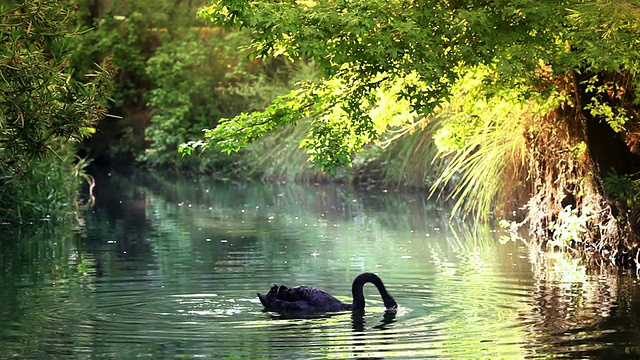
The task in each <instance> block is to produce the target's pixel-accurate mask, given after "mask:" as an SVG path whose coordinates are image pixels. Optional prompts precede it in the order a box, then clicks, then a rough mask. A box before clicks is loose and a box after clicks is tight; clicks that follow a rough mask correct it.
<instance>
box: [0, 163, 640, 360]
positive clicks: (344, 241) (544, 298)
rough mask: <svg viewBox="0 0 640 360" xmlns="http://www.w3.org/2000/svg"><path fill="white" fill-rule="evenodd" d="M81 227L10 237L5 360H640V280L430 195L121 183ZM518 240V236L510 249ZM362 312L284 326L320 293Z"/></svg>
mask: <svg viewBox="0 0 640 360" xmlns="http://www.w3.org/2000/svg"><path fill="white" fill-rule="evenodd" d="M81 220H82V222H83V223H84V224H83V225H82V226H79V227H71V226H55V225H53V224H49V223H44V224H34V225H26V226H22V227H19V228H17V227H9V226H3V227H2V228H0V250H1V251H2V254H1V255H0V286H2V292H0V324H1V325H0V358H20V359H44V358H46V359H70V358H71V359H89V358H108V359H130V358H151V359H169V358H205V359H221V358H244V359H327V358H363V359H365V358H366V359H394V358H398V359H400V358H442V359H454V358H456V359H465V358H488V359H495V358H516V359H518V358H571V359H574V358H633V356H635V357H636V358H637V357H638V356H640V348H639V345H640V332H639V331H638V326H639V325H640V321H638V319H639V317H638V309H640V307H639V305H640V302H639V300H640V297H639V292H638V289H639V287H638V284H637V277H636V276H635V274H626V273H621V274H618V273H615V272H613V271H612V270H611V269H609V268H606V267H604V268H601V269H586V268H584V267H583V266H581V265H580V264H579V263H578V264H576V263H571V262H569V261H566V260H563V256H562V254H556V255H554V256H543V255H541V254H539V253H538V252H536V251H535V250H531V249H528V248H527V247H525V246H524V245H523V244H522V243H520V242H512V241H507V242H506V243H504V244H502V243H501V241H500V237H501V236H503V235H504V234H502V233H500V232H498V231H495V230H492V229H491V227H489V226H480V227H479V228H476V227H472V226H470V224H468V223H465V222H464V221H462V220H459V219H454V220H450V219H449V213H448V211H447V210H446V207H444V206H443V205H442V204H438V203H434V202H428V201H426V200H425V199H424V196H423V195H422V194H420V193H400V192H394V191H383V189H378V190H372V191H365V190H354V189H351V188H349V187H346V186H339V185H329V186H324V185H323V186H320V185H318V186H298V185H230V184H214V183H210V182H206V181H193V180H191V181H187V180H154V179H152V178H149V177H145V176H140V175H134V176H129V177H125V176H112V177H105V178H100V179H98V187H97V193H96V203H95V205H94V206H93V207H92V208H88V209H87V210H86V211H85V212H84V214H83V218H82V219H81ZM503 242H504V241H503ZM364 271H372V272H375V273H377V274H379V275H380V277H381V278H382V279H383V280H384V282H385V284H386V285H387V287H388V289H389V292H390V293H391V294H392V295H393V296H394V297H395V299H396V301H397V302H398V303H399V305H400V309H399V310H398V312H397V313H396V314H388V313H385V312H384V310H383V306H382V302H381V300H380V298H379V296H377V293H376V291H375V288H374V287H373V286H371V285H368V286H367V287H365V294H366V298H367V308H366V312H365V313H364V314H361V315H358V314H352V313H350V312H343V313H336V314H307V315H305V316H283V315H280V314H277V313H269V312H265V311H263V309H262V307H261V305H260V303H259V301H258V300H257V298H256V296H255V293H256V292H258V291H260V292H264V291H266V290H268V288H269V287H270V285H271V284H272V283H274V282H278V283H284V284H288V285H296V284H309V285H316V286H320V287H322V288H324V289H325V290H328V291H330V292H331V293H332V294H334V295H336V296H338V297H339V298H341V299H342V300H345V301H348V300H350V288H351V281H352V279H353V278H354V277H355V276H356V275H358V274H359V273H361V272H364Z"/></svg>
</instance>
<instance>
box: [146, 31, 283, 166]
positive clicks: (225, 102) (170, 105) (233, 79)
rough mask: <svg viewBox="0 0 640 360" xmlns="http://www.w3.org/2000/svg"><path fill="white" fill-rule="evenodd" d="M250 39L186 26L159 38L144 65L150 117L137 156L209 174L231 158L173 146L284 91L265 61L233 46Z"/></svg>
mask: <svg viewBox="0 0 640 360" xmlns="http://www.w3.org/2000/svg"><path fill="white" fill-rule="evenodd" d="M248 42H249V38H248V36H247V34H246V33H230V34H226V33H224V32H221V31H218V30H209V33H197V32H196V31H193V30H189V29H185V33H184V34H182V35H181V36H176V37H175V38H169V37H163V39H162V45H160V46H159V47H158V48H157V49H156V52H155V54H154V55H153V56H152V57H151V58H149V60H148V61H147V65H146V69H145V71H146V72H147V76H148V77H149V79H150V81H151V82H150V85H151V90H150V91H149V92H148V99H149V100H148V102H147V104H148V106H149V107H150V108H152V109H153V117H152V119H151V123H150V125H149V127H148V128H147V129H146V131H145V134H146V138H147V140H148V142H149V146H148V148H147V149H146V152H145V153H144V154H142V155H141V156H139V157H138V160H139V161H143V162H144V163H146V164H147V166H149V167H155V168H158V167H162V168H170V169H174V170H177V169H189V170H190V171H197V172H209V173H211V172H213V171H216V170H220V167H221V165H224V164H225V162H229V160H230V157H229V156H222V155H219V156H215V157H201V158H192V157H182V156H180V154H179V153H178V151H177V149H178V146H179V145H180V144H182V143H183V142H185V141H187V140H188V139H189V138H192V137H194V136H196V134H198V133H201V129H202V128H203V127H212V126H215V125H216V124H217V120H218V119H219V118H221V117H222V116H233V115H234V114H238V113H240V112H241V110H246V109H252V110H259V109H262V108H264V106H266V104H267V103H268V102H269V101H270V100H271V99H272V98H273V97H274V96H275V95H273V94H274V93H276V94H277V93H278V92H281V91H282V90H280V88H279V85H278V81H273V80H272V79H271V81H270V79H269V78H268V75H267V72H266V71H265V68H264V65H262V64H258V63H256V62H251V61H248V60H246V59H245V58H243V57H242V54H239V55H238V54H237V53H236V52H235V50H232V49H235V48H237V47H238V46H242V45H243V44H248ZM226 167H230V166H229V164H227V165H226Z"/></svg>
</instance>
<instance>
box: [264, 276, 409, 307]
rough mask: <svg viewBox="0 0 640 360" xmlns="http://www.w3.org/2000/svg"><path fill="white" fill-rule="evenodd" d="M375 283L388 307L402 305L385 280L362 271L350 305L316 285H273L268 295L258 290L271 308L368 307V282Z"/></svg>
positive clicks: (353, 290) (355, 280) (355, 282)
mask: <svg viewBox="0 0 640 360" xmlns="http://www.w3.org/2000/svg"><path fill="white" fill-rule="evenodd" d="M366 283H372V284H373V285H375V286H376V288H378V291H379V292H380V296H381V297H382V300H383V301H384V306H385V307H386V308H387V310H388V311H391V310H395V309H396V308H397V307H398V304H396V302H395V300H393V297H391V295H389V293H388V292H387V289H386V288H385V287H384V284H383V283H382V280H380V278H379V277H378V276H377V275H375V274H372V273H362V274H360V275H358V276H357V277H356V278H355V279H354V280H353V285H352V286H351V292H352V294H353V303H352V304H348V303H344V302H342V301H340V300H338V299H336V298H335V297H334V296H333V295H331V294H329V293H328V292H326V291H324V290H322V289H319V288H317V287H313V286H307V285H299V286H293V287H287V286H284V285H275V284H274V285H273V286H272V287H271V289H269V292H268V293H266V294H260V293H258V298H259V299H260V302H261V303H262V305H264V307H265V308H266V309H267V310H271V311H309V312H329V311H344V310H362V309H364V293H363V289H364V284H366Z"/></svg>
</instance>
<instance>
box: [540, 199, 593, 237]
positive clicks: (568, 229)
mask: <svg viewBox="0 0 640 360" xmlns="http://www.w3.org/2000/svg"><path fill="white" fill-rule="evenodd" d="M589 218H590V214H589V212H584V213H582V214H580V213H579V211H578V210H577V209H572V208H571V205H568V206H566V207H565V208H564V209H563V210H562V211H561V212H560V214H559V215H558V219H557V220H556V221H554V222H553V223H552V224H551V226H550V229H549V230H551V231H552V232H553V236H552V241H551V242H550V245H551V246H558V247H560V248H563V247H566V246H568V245H570V244H571V243H572V242H576V243H581V242H584V241H585V238H584V236H585V234H586V232H587V222H588V221H589Z"/></svg>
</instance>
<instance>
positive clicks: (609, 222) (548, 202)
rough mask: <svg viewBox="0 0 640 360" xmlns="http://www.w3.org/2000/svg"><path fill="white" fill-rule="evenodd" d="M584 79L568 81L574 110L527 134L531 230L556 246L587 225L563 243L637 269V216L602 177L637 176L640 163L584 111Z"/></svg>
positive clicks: (560, 112)
mask: <svg viewBox="0 0 640 360" xmlns="http://www.w3.org/2000/svg"><path fill="white" fill-rule="evenodd" d="M581 80H582V79H579V78H577V77H573V78H572V79H571V80H570V81H566V82H565V84H567V87H568V90H569V91H570V92H571V93H572V94H573V95H574V99H575V106H573V107H569V106H565V107H564V109H557V110H556V111H554V112H551V113H549V114H546V115H544V116H541V117H540V118H538V119H535V120H534V121H535V124H533V126H532V127H531V129H530V130H529V134H528V135H527V147H528V149H527V150H528V151H527V154H528V166H529V174H530V179H531V182H532V196H531V199H530V201H529V203H528V209H529V211H528V217H527V220H528V223H529V226H530V230H531V232H532V234H533V235H534V236H535V237H536V238H538V239H541V240H542V242H543V243H544V244H555V242H554V241H552V240H557V239H559V238H560V237H561V235H562V234H561V232H562V231H564V232H565V234H568V233H569V232H570V230H571V229H574V228H576V227H572V226H577V225H578V224H580V222H581V221H583V225H584V230H583V231H578V233H579V234H580V235H581V236H579V237H571V236H568V237H565V238H563V241H565V242H566V241H567V240H568V243H569V244H568V245H570V246H572V247H577V248H580V249H582V250H585V255H586V256H587V258H589V259H592V260H602V259H604V260H607V261H610V262H612V263H613V264H616V265H634V266H638V265H640V264H639V263H638V260H640V259H638V246H637V239H638V225H637V224H638V219H637V216H636V215H635V212H634V211H632V209H629V208H627V206H625V204H624V203H623V202H621V201H616V200H614V199H612V198H611V197H609V196H608V195H607V194H606V193H605V188H604V186H603V179H604V178H605V177H606V176H608V175H609V174H611V171H615V173H616V174H619V175H631V174H635V173H637V172H638V171H639V170H640V167H639V166H638V164H640V161H638V155H637V154H635V153H633V152H632V151H631V150H630V147H629V146H628V145H627V143H625V141H624V140H623V138H622V136H621V135H620V134H619V133H616V132H615V131H614V130H613V129H612V128H611V127H610V126H609V124H608V123H607V122H606V121H604V120H601V119H598V118H595V117H593V116H592V115H591V114H590V113H589V112H587V111H583V109H584V104H585V103H587V101H585V100H586V99H590V97H591V96H592V94H588V93H587V92H586V91H585V86H584V85H583V84H582V82H581ZM570 211H572V212H570ZM563 212H564V214H562V213H563ZM568 214H572V216H571V217H570V218H567V217H566V216H564V217H563V215H568ZM552 230H553V231H552Z"/></svg>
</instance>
